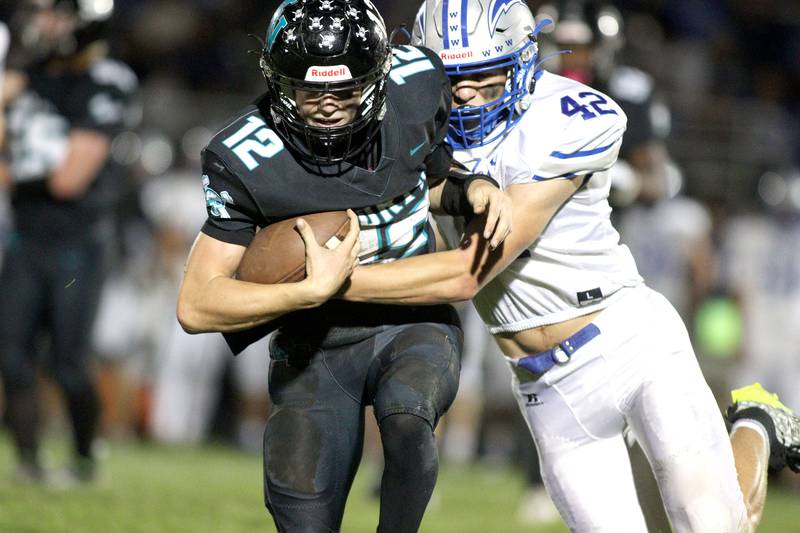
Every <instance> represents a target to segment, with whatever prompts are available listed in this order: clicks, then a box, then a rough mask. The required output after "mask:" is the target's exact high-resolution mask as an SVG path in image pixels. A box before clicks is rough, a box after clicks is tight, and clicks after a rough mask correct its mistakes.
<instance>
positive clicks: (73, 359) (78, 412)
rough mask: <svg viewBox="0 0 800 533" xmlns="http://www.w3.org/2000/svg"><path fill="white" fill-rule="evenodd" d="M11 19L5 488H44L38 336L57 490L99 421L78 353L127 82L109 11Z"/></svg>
mask: <svg viewBox="0 0 800 533" xmlns="http://www.w3.org/2000/svg"><path fill="white" fill-rule="evenodd" d="M20 9H21V10H24V12H23V13H20V15H19V17H18V18H17V21H18V22H19V24H20V25H19V26H18V27H17V30H18V31H16V32H14V33H15V35H16V36H17V37H19V40H20V42H19V43H18V44H19V45H20V47H18V48H16V49H15V51H17V52H20V53H21V56H22V57H24V58H25V59H26V60H27V61H26V64H27V66H26V67H25V68H24V69H22V70H20V71H17V72H13V73H9V74H8V76H7V80H8V81H11V80H12V79H13V81H14V83H7V84H6V87H7V88H8V87H10V86H13V92H11V91H10V92H9V94H6V95H5V96H4V99H5V100H6V102H7V103H6V108H5V118H6V132H5V133H6V142H7V146H6V150H5V156H6V158H7V164H4V165H2V169H0V176H2V177H3V178H4V179H3V182H4V184H5V185H7V186H8V187H10V190H11V201H12V208H13V213H14V226H15V227H14V232H13V234H12V235H11V238H10V239H9V242H8V249H7V250H6V254H5V255H4V260H5V263H4V265H3V271H2V277H1V278H0V301H2V302H3V305H2V306H0V363H1V364H2V366H1V367H0V369H1V370H2V378H3V385H4V389H5V394H6V401H7V412H6V418H7V422H8V425H9V428H10V430H11V434H12V436H13V439H14V443H15V445H16V448H17V451H18V454H19V460H20V464H19V467H18V469H17V472H16V477H17V478H18V479H21V480H28V481H45V476H44V471H43V470H42V468H41V466H40V463H39V458H38V449H39V439H38V434H37V431H38V426H39V424H38V422H39V421H38V405H37V398H36V387H35V385H36V371H35V370H36V353H37V347H38V346H39V343H38V342H37V338H38V334H39V333H41V332H42V330H44V332H46V333H47V334H48V336H49V343H48V344H47V346H48V349H49V353H48V354H47V355H48V357H47V361H48V363H49V364H50V366H51V370H52V374H53V377H54V378H55V380H56V382H57V383H58V385H60V387H61V389H62V390H63V391H64V396H65V399H66V403H67V408H68V411H69V415H70V419H71V422H72V427H73V430H74V439H75V454H76V460H75V463H74V467H72V468H71V469H69V470H68V471H65V472H67V473H69V475H70V477H69V478H66V479H69V480H70V481H74V480H77V481H88V480H91V479H92V478H93V477H94V474H95V461H94V457H93V455H92V441H93V439H94V436H95V430H96V426H97V421H98V416H99V403H98V398H97V393H96V390H95V385H94V383H93V379H92V377H91V375H90V371H89V365H88V355H89V354H88V342H89V334H90V329H91V324H92V319H93V315H94V312H95V309H96V303H97V298H98V293H99V290H100V285H101V283H102V279H103V271H102V270H103V269H102V257H103V238H102V231H101V230H102V228H103V227H104V224H103V220H104V207H108V206H107V205H106V204H107V202H106V201H105V200H106V198H107V196H108V193H109V190H110V189H113V188H114V183H113V182H114V179H115V176H114V175H113V174H112V172H113V168H112V167H113V165H112V164H111V163H110V157H109V156H110V149H111V141H112V139H113V137H114V136H115V135H116V133H117V132H119V131H121V129H123V128H124V127H125V120H126V118H127V116H128V113H127V110H128V103H129V99H130V97H131V94H132V93H133V91H134V89H135V87H136V85H137V80H136V77H135V75H134V74H133V73H132V72H131V71H130V70H129V69H128V68H127V67H126V66H125V65H122V64H121V63H118V62H116V61H112V60H110V59H108V58H107V57H106V54H107V45H106V43H105V41H103V40H102V38H101V37H102V33H101V31H102V28H103V23H104V22H105V21H106V20H107V19H108V17H109V16H110V15H111V11H112V10H113V2H110V1H108V0H105V1H100V0H50V1H48V0H37V1H31V2H25V3H23V4H22V5H21V7H20ZM18 57H20V56H18ZM61 479H62V480H63V479H65V478H64V477H61Z"/></svg>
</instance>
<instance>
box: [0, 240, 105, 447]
mask: <svg viewBox="0 0 800 533" xmlns="http://www.w3.org/2000/svg"><path fill="white" fill-rule="evenodd" d="M102 278H103V249H102V246H101V245H100V244H98V243H96V242H80V243H73V244H69V245H65V244H60V243H59V244H55V243H42V242H30V241H23V240H21V239H19V238H18V239H17V240H15V241H14V242H12V243H11V245H10V246H9V248H8V250H7V252H6V254H5V256H4V259H3V265H2V273H1V274H0V373H2V379H3V386H4V390H5V395H6V406H7V409H6V421H7V423H8V425H9V429H10V430H11V434H12V436H13V439H14V442H15V444H16V447H17V451H18V452H19V454H20V458H21V459H22V460H26V461H35V460H36V454H37V449H38V425H39V421H38V404H37V395H36V368H37V362H38V361H37V350H38V349H39V347H40V346H42V345H43V346H47V347H48V350H46V353H45V354H44V355H45V357H46V359H45V361H44V362H45V364H46V366H47V367H48V368H49V369H50V370H51V373H52V376H53V378H54V379H55V381H56V383H58V385H59V386H60V387H61V389H62V390H63V393H64V396H65V399H66V403H67V408H68V411H69V414H70V418H71V421H72V426H73V430H74V439H75V450H76V453H77V454H78V455H79V456H85V457H88V456H89V455H90V454H91V444H92V440H93V437H94V433H95V429H96V425H97V420H98V416H99V403H98V398H97V394H96V391H95V386H94V384H93V381H92V378H91V376H90V369H89V364H88V359H89V357H88V356H89V354H88V351H89V339H90V334H91V326H92V321H93V318H94V314H95V311H96V308H97V302H98V298H99V292H100V288H101V285H102ZM41 333H45V334H46V336H45V339H44V340H45V342H44V343H43V344H40V343H38V342H37V340H39V339H41V338H42V337H41V336H40V334H41Z"/></svg>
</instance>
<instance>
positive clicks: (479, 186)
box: [467, 179, 514, 248]
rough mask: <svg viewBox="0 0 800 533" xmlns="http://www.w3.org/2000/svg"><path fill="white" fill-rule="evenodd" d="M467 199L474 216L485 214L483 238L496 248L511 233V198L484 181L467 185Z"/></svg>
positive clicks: (476, 181)
mask: <svg viewBox="0 0 800 533" xmlns="http://www.w3.org/2000/svg"><path fill="white" fill-rule="evenodd" d="M467 199H468V200H469V203H470V205H471V206H472V210H473V212H474V213H475V214H476V215H483V214H484V213H486V223H485V225H484V228H483V238H484V239H486V240H489V245H490V246H491V247H492V248H497V247H498V246H500V244H501V243H502V242H503V241H504V240H505V239H506V237H508V235H509V234H510V233H511V219H512V218H513V214H514V213H513V204H512V202H511V197H510V196H508V195H507V194H506V193H505V192H504V191H502V190H500V189H498V188H497V187H496V186H495V185H494V184H492V183H490V182H488V181H486V180H482V179H481V180H475V181H473V182H472V183H470V184H469V187H468V189H467Z"/></svg>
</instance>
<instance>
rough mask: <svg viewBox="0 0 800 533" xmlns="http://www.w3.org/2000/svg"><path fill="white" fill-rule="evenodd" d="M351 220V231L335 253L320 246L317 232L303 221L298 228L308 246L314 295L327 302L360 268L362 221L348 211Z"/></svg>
mask: <svg viewBox="0 0 800 533" xmlns="http://www.w3.org/2000/svg"><path fill="white" fill-rule="evenodd" d="M347 216H348V217H349V218H350V229H349V230H348V232H347V235H346V236H345V238H344V240H343V241H342V242H341V243H339V245H338V246H336V247H335V248H333V249H329V248H327V247H325V246H320V245H319V244H317V239H316V238H315V237H314V230H312V229H311V226H309V225H308V224H307V223H306V221H305V220H303V219H302V218H300V219H298V220H297V224H296V225H295V227H296V228H297V231H298V232H299V233H300V237H302V239H303V242H304V243H305V245H306V279H305V280H304V281H303V283H307V284H308V285H309V286H310V288H311V291H312V293H314V294H316V295H318V297H319V298H320V299H321V300H323V301H325V300H328V298H330V297H331V296H333V295H334V294H335V293H336V292H337V291H338V290H339V288H340V287H341V286H342V284H344V282H345V281H346V280H347V278H349V277H350V274H352V272H353V269H354V268H355V267H356V265H357V264H358V254H359V252H360V250H361V246H360V244H359V240H358V236H359V233H360V231H359V225H358V217H356V215H355V213H353V211H352V210H350V209H348V210H347Z"/></svg>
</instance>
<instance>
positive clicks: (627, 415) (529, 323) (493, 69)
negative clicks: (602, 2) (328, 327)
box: [341, 0, 800, 533]
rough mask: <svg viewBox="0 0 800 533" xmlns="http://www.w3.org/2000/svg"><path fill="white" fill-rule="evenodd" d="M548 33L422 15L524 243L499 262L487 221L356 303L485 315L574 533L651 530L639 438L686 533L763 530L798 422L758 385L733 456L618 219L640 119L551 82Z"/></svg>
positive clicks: (735, 414)
mask: <svg viewBox="0 0 800 533" xmlns="http://www.w3.org/2000/svg"><path fill="white" fill-rule="evenodd" d="M539 29H540V28H537V27H535V25H534V21H533V17H532V15H531V13H530V11H529V9H528V8H527V6H526V4H525V2H524V1H523V0H430V1H428V2H427V3H426V4H425V5H423V7H422V8H421V10H420V13H419V15H418V17H417V21H416V26H415V32H414V34H415V40H416V42H417V43H419V44H422V45H425V46H427V47H429V48H431V49H433V50H434V51H436V52H437V53H438V54H439V56H440V57H441V58H442V60H443V62H444V63H445V66H446V67H447V70H448V74H449V75H450V76H451V81H452V89H453V109H452V113H451V127H450V134H449V140H450V142H451V144H452V145H453V146H454V148H455V150H456V151H455V155H456V158H457V159H458V160H459V161H460V162H461V163H463V164H464V165H465V166H466V167H467V168H468V169H470V171H474V172H482V173H485V174H488V175H489V176H491V177H493V178H494V179H495V180H496V181H498V182H499V183H500V185H501V186H502V187H503V188H504V189H505V190H506V192H507V193H508V194H509V196H510V197H511V199H512V202H513V227H514V230H513V232H512V233H511V235H509V236H508V238H507V239H506V240H505V242H503V244H502V245H501V246H497V243H496V242H494V241H489V242H487V241H485V240H483V239H482V238H481V236H480V235H479V233H478V231H476V230H474V229H473V228H477V226H478V225H480V221H477V223H476V225H475V226H472V225H471V226H469V227H468V228H467V232H466V236H465V239H464V240H463V242H462V244H461V246H460V247H459V248H458V249H455V250H450V251H446V252H441V253H437V254H430V255H428V256H425V257H415V258H409V259H404V260H400V261H396V262H394V263H392V264H391V265H379V266H372V267H363V268H357V269H356V270H355V271H354V273H353V275H352V277H351V279H350V283H349V286H348V287H347V289H346V290H345V291H344V292H343V294H342V295H341V296H342V297H343V298H346V299H351V300H356V301H360V300H368V301H379V302H387V303H406V304H425V303H430V304H432V303H436V302H442V301H454V300H462V299H469V298H471V299H473V301H474V304H475V306H476V308H477V310H478V312H479V313H480V315H481V317H482V318H483V320H484V322H485V323H486V324H487V326H488V327H489V329H490V330H491V332H492V333H493V334H494V335H495V338H496V340H497V342H498V344H499V345H500V347H501V349H502V350H503V352H504V353H505V355H506V358H507V360H508V362H509V363H510V364H511V366H512V369H513V370H514V383H513V387H514V391H515V394H516V396H517V400H518V402H519V405H520V408H521V410H522V412H523V414H524V416H525V417H526V420H527V422H528V425H529V427H530V429H531V432H532V434H533V437H534V439H535V441H536V444H537V447H538V450H539V453H540V457H541V467H542V474H543V477H544V480H545V483H546V485H547V488H548V491H549V493H550V495H551V497H552V498H553V500H554V502H555V504H556V506H557V507H558V509H559V511H560V513H561V515H562V517H563V518H564V520H565V521H566V523H567V525H568V526H569V527H570V528H571V529H572V530H573V531H608V532H614V533H617V532H620V531H625V532H639V531H646V526H645V522H644V518H643V516H642V512H641V509H640V507H639V504H638V502H637V498H636V494H635V490H634V484H633V479H632V474H631V467H630V464H629V461H628V455H627V452H626V447H625V443H624V440H623V437H622V433H623V430H624V429H625V428H626V426H630V427H631V428H632V430H633V431H634V432H635V434H636V436H637V438H638V440H639V442H640V443H641V445H642V447H643V449H644V450H645V452H646V453H647V456H648V459H649V461H650V463H651V465H652V467H653V471H654V473H655V475H656V478H657V480H658V483H659V488H660V490H661V492H662V495H663V498H664V503H665V506H666V509H667V512H668V514H669V516H670V520H671V522H672V526H673V527H674V528H675V529H676V530H677V531H693V532H695V531H696V532H704V533H705V532H723V531H726V532H731V531H741V530H748V529H750V528H752V527H754V526H755V524H756V523H757V521H758V519H759V518H760V511H761V508H762V506H763V501H764V497H765V490H766V485H765V479H766V465H767V462H768V460H769V462H770V463H771V465H772V466H773V467H782V466H783V465H785V464H786V463H787V462H788V464H789V466H791V467H793V468H800V423H799V422H798V419H797V418H796V417H795V416H794V414H793V413H792V412H791V411H790V410H788V408H785V407H784V406H783V405H782V404H780V402H778V401H777V398H776V397H773V396H772V395H769V394H768V393H766V392H765V391H763V389H760V387H755V386H751V387H748V388H746V389H744V390H740V391H737V392H736V393H735V394H734V401H736V402H737V404H736V405H735V406H734V408H733V410H732V411H731V413H730V415H731V416H730V418H731V419H732V421H733V422H734V425H733V437H732V441H731V440H729V437H728V434H727V432H726V429H725V424H724V422H723V419H722V417H721V416H720V415H719V411H718V410H717V406H716V402H715V401H714V398H713V396H712V394H711V392H710V390H709V389H708V386H707V385H706V383H705V381H704V379H703V376H702V374H701V372H700V369H699V368H698V365H697V361H696V359H695V355H694V352H693V350H692V346H691V343H690V341H689V337H688V334H687V333H686V328H685V327H684V325H683V322H682V321H681V319H680V317H679V316H678V314H677V313H676V311H675V310H674V309H673V307H672V306H671V305H670V304H669V303H668V302H667V300H666V299H665V298H664V297H663V296H661V295H660V294H658V293H656V292H655V291H653V290H651V289H649V288H648V287H646V286H645V285H644V283H643V281H642V279H641V277H640V276H639V274H638V272H637V270H636V265H635V263H634V260H633V258H632V256H631V254H630V252H629V251H628V249H627V247H625V246H624V245H620V244H619V236H618V234H617V232H616V230H615V229H614V228H613V226H612V225H611V223H610V221H609V213H610V210H611V209H610V207H609V205H608V202H607V196H608V193H609V187H610V183H609V169H610V168H611V166H612V165H613V164H614V162H615V160H616V158H617V154H618V151H619V148H620V144H621V143H622V134H623V132H624V131H625V127H626V117H625V115H624V113H623V112H622V110H621V109H620V108H619V107H618V106H617V105H616V104H615V103H614V102H613V101H611V100H610V99H609V98H608V97H607V96H605V95H604V94H602V93H600V92H598V91H596V90H593V89H591V88H590V87H588V86H586V85H582V84H580V83H578V82H575V81H572V80H569V79H566V78H563V77H560V76H556V75H553V74H550V73H547V72H544V71H542V70H540V69H539V68H538V66H539V63H540V58H539V57H538V54H537V44H536V35H537V33H538V30H539ZM732 444H733V446H732ZM734 449H735V450H736V458H735V459H734V451H733V450H734ZM736 465H738V466H739V467H740V469H739V479H740V480H741V482H742V486H741V487H740V484H739V481H738V480H737V468H736Z"/></svg>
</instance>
